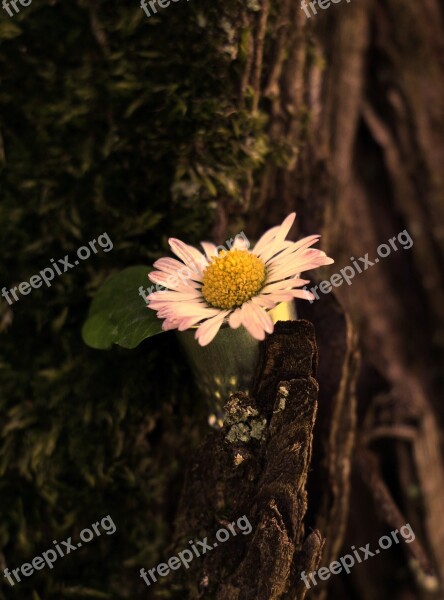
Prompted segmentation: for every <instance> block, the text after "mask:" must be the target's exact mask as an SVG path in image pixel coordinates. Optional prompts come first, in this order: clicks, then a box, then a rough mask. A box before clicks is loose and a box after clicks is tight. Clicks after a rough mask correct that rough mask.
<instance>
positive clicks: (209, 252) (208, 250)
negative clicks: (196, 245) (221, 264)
mask: <svg viewBox="0 0 444 600" xmlns="http://www.w3.org/2000/svg"><path fill="white" fill-rule="evenodd" d="M200 245H201V246H202V248H203V249H204V252H205V255H206V257H207V258H208V259H209V258H211V257H212V256H217V247H216V246H215V244H211V243H210V242H201V243H200Z"/></svg>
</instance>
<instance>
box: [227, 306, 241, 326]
mask: <svg viewBox="0 0 444 600" xmlns="http://www.w3.org/2000/svg"><path fill="white" fill-rule="evenodd" d="M228 324H229V325H230V327H231V329H237V328H238V327H240V325H242V313H241V309H240V308H236V310H235V311H234V312H232V313H231V315H230V318H229V319H228Z"/></svg>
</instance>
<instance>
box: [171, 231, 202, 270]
mask: <svg viewBox="0 0 444 600" xmlns="http://www.w3.org/2000/svg"><path fill="white" fill-rule="evenodd" d="M168 243H169V245H170V248H171V250H172V251H173V252H174V254H175V255H176V256H178V257H179V258H180V259H181V260H182V261H183V262H184V263H185V265H186V266H187V267H189V268H190V269H191V270H192V271H194V272H195V273H196V274H197V275H201V274H202V269H203V267H204V265H206V264H207V262H208V261H207V260H206V258H205V257H204V255H203V254H201V253H200V252H199V250H197V249H196V248H193V246H189V245H188V244H185V243H184V242H182V241H181V240H177V239H175V238H170V239H169V240H168Z"/></svg>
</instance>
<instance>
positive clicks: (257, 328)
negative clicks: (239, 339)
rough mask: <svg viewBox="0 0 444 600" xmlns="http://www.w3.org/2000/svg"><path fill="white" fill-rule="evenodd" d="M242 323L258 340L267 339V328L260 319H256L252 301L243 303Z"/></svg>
mask: <svg viewBox="0 0 444 600" xmlns="http://www.w3.org/2000/svg"><path fill="white" fill-rule="evenodd" d="M241 311H242V324H243V326H244V327H245V329H246V330H247V331H248V333H249V334H250V335H251V336H253V337H254V338H255V339H256V340H260V341H262V340H264V339H265V330H264V328H263V327H262V325H261V324H260V323H259V321H258V320H257V319H256V317H255V314H254V308H253V306H252V304H251V303H250V302H246V303H245V304H243V305H242V308H241Z"/></svg>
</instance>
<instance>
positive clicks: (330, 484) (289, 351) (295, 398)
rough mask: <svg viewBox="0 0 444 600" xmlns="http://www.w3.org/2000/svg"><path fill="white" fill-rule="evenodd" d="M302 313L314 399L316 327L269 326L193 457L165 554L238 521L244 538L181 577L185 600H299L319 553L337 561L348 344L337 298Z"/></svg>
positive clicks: (347, 416) (352, 371) (351, 341)
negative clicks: (249, 378)
mask: <svg viewBox="0 0 444 600" xmlns="http://www.w3.org/2000/svg"><path fill="white" fill-rule="evenodd" d="M312 312H313V315H312V316H313V321H314V322H315V323H316V325H318V326H319V329H320V331H321V330H323V331H322V335H321V337H320V339H319V344H320V348H321V350H322V355H323V359H322V360H321V361H320V363H319V370H320V373H321V377H322V382H323V383H322V392H321V393H319V386H318V383H317V381H316V379H315V376H316V371H317V368H318V346H317V342H316V339H315V327H314V325H313V324H312V323H310V322H309V321H307V320H299V321H296V322H289V323H278V324H277V326H276V329H275V332H274V333H273V335H271V336H270V337H269V338H268V339H267V340H266V341H265V342H264V343H263V344H262V348H261V355H260V359H259V362H258V366H257V370H256V375H255V378H254V382H253V385H252V393H251V396H250V397H248V396H246V395H244V394H240V393H239V394H235V395H234V396H232V397H231V399H230V400H229V402H228V403H227V405H226V414H227V416H226V421H225V424H224V427H223V429H222V430H221V431H216V432H213V433H212V434H211V435H209V436H208V438H207V439H206V440H205V442H204V443H203V445H202V446H201V447H200V448H199V450H198V451H197V453H196V455H195V456H194V457H193V458H192V460H191V463H190V467H189V471H188V474H187V476H186V481H185V486H184V490H183V495H182V501H181V504H180V509H179V514H178V518H177V532H176V539H175V543H174V547H172V548H171V551H172V552H174V553H177V552H178V551H180V549H182V548H185V547H187V544H188V540H189V539H190V538H193V539H198V537H199V536H196V533H197V532H201V533H202V536H201V539H202V538H204V537H205V536H208V537H209V538H210V540H211V534H214V532H215V531H216V530H217V529H218V527H221V526H224V525H226V524H227V523H231V522H232V521H233V520H236V518H238V517H239V516H241V515H247V517H248V519H249V520H250V522H251V523H252V525H253V531H252V533H251V534H250V535H249V536H246V537H244V536H241V535H238V536H236V537H235V538H233V539H232V540H230V541H229V542H227V543H226V544H224V545H220V546H219V547H217V549H216V548H214V549H213V551H212V552H211V553H208V554H206V555H205V556H204V557H201V558H200V559H199V560H198V561H194V563H193V565H192V567H191V568H190V570H189V571H188V572H187V573H185V574H184V573H182V577H183V578H184V579H182V581H181V582H179V583H177V585H178V589H180V590H181V591H180V593H182V594H183V593H186V594H188V597H189V598H217V599H218V600H243V599H244V600H250V599H251V600H253V599H258V600H277V599H285V600H290V599H302V598H304V597H305V595H306V593H307V587H306V585H305V584H304V582H303V581H302V580H301V573H302V572H304V571H305V572H306V573H309V572H312V571H314V570H316V569H317V568H318V567H319V566H320V561H321V557H322V556H323V557H324V558H323V559H322V560H323V561H324V560H325V558H328V557H333V556H335V555H336V554H337V552H338V550H339V548H340V546H341V542H342V540H343V538H344V534H345V526H346V522H347V499H348V496H349V492H350V489H349V472H350V464H351V455H352V449H353V439H354V431H355V424H356V418H355V412H356V411H355V408H356V403H355V395H354V384H355V382H356V376H357V370H356V364H357V355H356V343H355V336H354V334H353V333H352V331H351V327H350V323H349V322H348V319H347V318H346V317H345V315H344V314H343V312H342V311H341V309H340V308H339V306H338V304H337V303H336V302H335V301H333V300H331V301H330V302H329V303H328V304H326V305H324V306H323V307H322V310H321V311H318V310H313V311H312ZM324 326H325V327H324ZM318 394H319V396H318ZM318 398H319V417H318V418H317V420H316V414H317V412H318ZM315 420H316V426H315ZM332 425H333V426H332ZM316 429H317V430H319V431H318V438H317V440H316V438H315V443H314V445H313V431H314V430H315V431H316ZM323 429H326V430H328V431H329V433H328V432H327V433H326V434H325V435H324V431H322V430H323ZM313 451H314V457H313V456H312V454H313ZM314 464H316V465H318V466H317V467H316V469H314V470H313V465H314ZM307 490H310V492H309V495H308V496H307ZM308 506H310V509H309V512H308V513H307V507H308ZM307 527H308V529H307ZM213 537H214V535H213ZM323 549H324V550H323Z"/></svg>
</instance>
